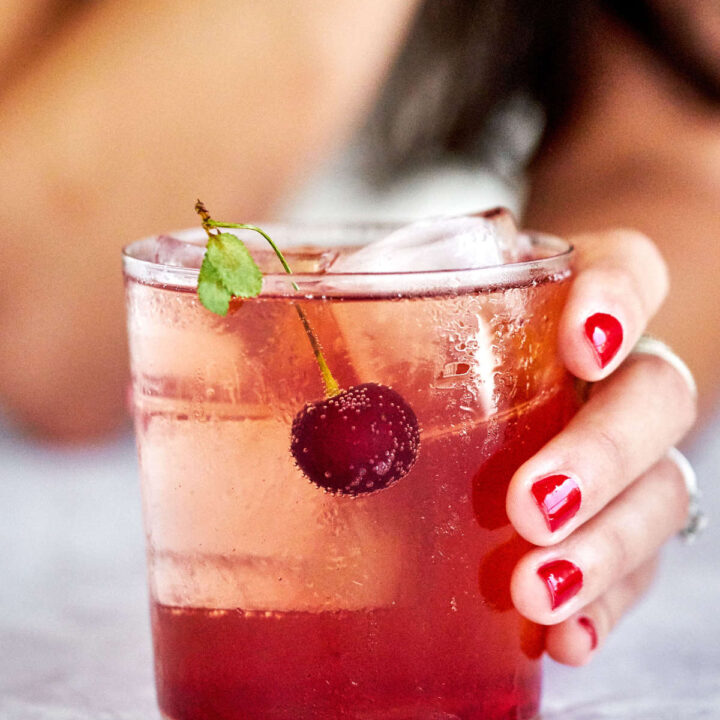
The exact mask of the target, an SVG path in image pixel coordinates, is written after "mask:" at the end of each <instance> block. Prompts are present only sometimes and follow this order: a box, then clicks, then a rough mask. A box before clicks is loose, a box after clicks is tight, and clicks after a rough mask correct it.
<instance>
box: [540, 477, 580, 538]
mask: <svg viewBox="0 0 720 720" xmlns="http://www.w3.org/2000/svg"><path fill="white" fill-rule="evenodd" d="M531 492H532V494H533V497H534V498H535V502H536V503H537V504H538V507H539V508H540V510H541V511H542V514H543V515H544V516H545V522H547V526H548V527H549V528H550V532H555V530H557V529H558V528H559V527H562V526H563V525H564V524H565V523H566V522H567V521H568V520H570V518H572V517H574V516H575V513H577V511H578V510H579V509H580V501H581V500H582V493H581V492H580V487H579V485H578V484H577V483H576V482H575V480H573V479H572V478H571V477H570V476H569V475H549V476H548V477H546V478H542V480H538V481H537V482H536V483H533V486H532V488H531Z"/></svg>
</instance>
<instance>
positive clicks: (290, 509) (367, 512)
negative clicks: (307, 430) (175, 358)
mask: <svg viewBox="0 0 720 720" xmlns="http://www.w3.org/2000/svg"><path fill="white" fill-rule="evenodd" d="M289 436H290V432H289V428H288V426H287V423H286V422H284V421H283V420H281V419H277V418H275V419H272V418H271V419H264V418H238V419H232V418H227V417H226V418H216V419H214V420H212V419H211V420H207V421H205V422H195V421H193V420H191V419H187V420H183V419H179V418H178V417H177V416H175V415H174V414H157V415H154V416H153V417H152V418H151V419H150V421H149V423H148V424H147V427H146V428H144V429H143V431H142V432H141V433H139V435H138V442H139V449H140V458H141V468H142V475H143V496H144V507H145V515H146V521H147V526H148V530H149V532H148V545H149V548H148V550H149V553H148V554H149V560H150V565H151V569H152V578H151V580H152V589H153V594H154V597H155V598H156V599H157V600H159V601H160V602H163V603H165V604H169V605H183V606H194V607H211V608H242V609H244V610H258V611H320V610H357V609H361V608H377V607H387V606H390V605H392V603H394V602H395V601H397V600H398V598H399V593H400V592H401V589H402V587H403V585H404V583H403V582H402V568H403V564H404V553H403V551H402V550H401V548H406V547H407V546H408V545H409V541H408V539H407V537H408V535H409V534H410V533H411V532H412V528H413V523H412V518H404V517H397V509H396V507H395V505H394V503H393V502H392V496H388V495H383V493H377V494H376V495H372V496H368V497H366V498H348V497H338V496H334V495H330V494H328V493H326V492H324V491H323V490H321V489H320V488H318V487H317V486H315V485H313V484H312V483H310V482H309V481H308V480H307V478H305V477H304V476H303V475H302V473H301V472H300V471H299V469H298V468H297V466H296V465H295V462H294V460H293V458H292V455H291V454H290V451H289V440H290V437H289ZM405 552H406V551H405Z"/></svg>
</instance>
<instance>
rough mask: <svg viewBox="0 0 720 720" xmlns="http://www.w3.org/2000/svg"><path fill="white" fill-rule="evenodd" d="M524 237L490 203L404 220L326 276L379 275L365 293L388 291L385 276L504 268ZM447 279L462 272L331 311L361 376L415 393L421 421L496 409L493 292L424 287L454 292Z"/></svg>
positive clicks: (519, 252) (521, 250) (519, 253)
mask: <svg viewBox="0 0 720 720" xmlns="http://www.w3.org/2000/svg"><path fill="white" fill-rule="evenodd" d="M528 242H529V241H528V240H527V238H525V237H524V236H521V235H520V234H519V233H518V231H517V228H516V225H515V221H514V219H513V216H512V214H511V213H510V212H509V211H508V210H505V209H503V208H498V209H495V210H490V211H487V212H485V213H479V214H477V215H473V216H467V217H444V218H435V219H431V220H424V221H421V222H416V223H413V224H411V225H407V226H405V227H402V228H400V229H399V230H396V231H395V232H393V233H391V234H390V235H387V236H386V237H384V238H382V239H380V240H378V241H376V242H373V243H370V244H369V245H366V246H364V247H363V248H361V249H360V250H357V251H355V252H351V253H346V254H344V255H341V256H340V257H339V258H338V259H337V260H336V261H335V262H334V263H333V264H332V266H331V268H330V272H337V273H354V272H358V273H362V272H371V273H379V274H378V276H377V277H376V278H374V279H373V286H372V290H373V291H377V293H378V294H382V295H388V296H390V297H392V296H393V295H395V294H396V290H394V288H395V287H396V286H397V279H394V278H393V276H392V275H391V274H390V273H393V272H408V271H413V272H420V271H432V270H462V269H472V268H481V267H488V266H496V265H500V264H505V263H508V262H512V261H515V260H518V259H521V258H522V257H523V256H524V255H525V253H526V251H527V243H528ZM455 281H457V282H458V283H459V284H461V283H462V279H461V278H460V277H453V278H448V279H443V278H439V279H438V280H436V281H435V280H433V281H431V282H430V283H429V287H430V288H431V290H430V291H428V292H427V293H426V291H425V282H426V281H425V280H423V278H422V277H419V278H418V279H417V282H415V281H413V282H412V285H413V288H414V290H413V292H410V293H409V294H410V295H413V294H414V293H416V294H417V295H418V297H417V298H415V299H407V300H405V299H400V298H398V299H397V300H396V301H395V302H391V301H389V300H388V301H386V302H373V301H368V302H365V303H364V304H363V305H364V307H363V308H362V313H361V314H360V313H358V311H357V309H356V308H355V306H354V304H352V303H347V304H343V303H338V304H336V306H335V307H334V308H333V312H334V315H335V318H336V321H337V324H338V326H339V329H340V334H341V336H342V338H343V341H344V344H345V347H346V348H347V353H348V356H349V357H350V360H351V363H352V365H353V367H354V369H355V371H356V375H357V377H358V378H359V381H360V382H380V383H386V384H391V385H393V387H395V389H397V390H398V391H399V392H400V393H401V394H403V395H404V396H406V397H414V396H418V397H420V398H421V399H422V400H421V401H418V402H422V404H419V406H418V407H417V408H415V409H416V413H419V414H418V418H419V420H420V423H421V425H423V426H425V427H428V426H434V425H435V424H436V423H441V425H443V426H444V425H447V424H453V423H458V422H459V423H461V424H462V423H465V422H470V421H471V419H472V421H474V420H477V419H478V418H483V417H484V418H487V417H489V416H490V415H491V414H492V413H493V412H494V411H495V407H496V400H497V398H496V374H497V370H498V367H499V365H500V361H499V358H498V357H496V348H495V347H494V346H493V341H494V334H493V333H494V330H493V326H492V323H493V317H494V309H493V307H492V302H491V298H490V296H489V295H488V296H487V297H486V296H478V295H475V294H473V295H470V294H462V293H460V294H458V295H454V294H453V293H447V292H445V293H442V292H441V293H438V292H436V291H435V290H434V289H432V288H436V287H439V288H441V289H444V290H448V289H452V286H451V285H449V284H450V283H453V282H455ZM406 285H407V283H406ZM426 294H427V296H428V297H425V295H426ZM436 430H437V428H436ZM438 431H439V430H438Z"/></svg>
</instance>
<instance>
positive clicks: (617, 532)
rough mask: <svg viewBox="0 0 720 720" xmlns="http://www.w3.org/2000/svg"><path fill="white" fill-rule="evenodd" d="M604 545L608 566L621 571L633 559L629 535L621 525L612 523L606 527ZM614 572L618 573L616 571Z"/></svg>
mask: <svg viewBox="0 0 720 720" xmlns="http://www.w3.org/2000/svg"><path fill="white" fill-rule="evenodd" d="M603 535H604V538H603V541H604V542H603V545H602V547H604V548H605V554H606V559H607V561H608V562H607V565H606V567H607V568H612V569H613V570H614V571H616V570H620V572H621V573H623V571H624V570H625V569H626V568H627V567H628V565H629V564H630V560H631V557H630V556H631V553H630V546H629V543H628V538H627V535H626V534H625V533H624V532H623V528H622V527H621V526H619V525H610V526H608V527H606V528H605V529H604V532H603ZM613 574H617V573H616V572H614V573H613Z"/></svg>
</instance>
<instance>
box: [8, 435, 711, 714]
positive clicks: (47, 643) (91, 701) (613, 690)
mask: <svg viewBox="0 0 720 720" xmlns="http://www.w3.org/2000/svg"><path fill="white" fill-rule="evenodd" d="M719 429H720V424H716V426H715V428H714V429H713V428H709V429H708V431H707V432H706V433H705V435H704V437H702V438H700V439H699V440H698V441H697V442H696V443H695V445H694V448H692V449H691V456H692V457H693V460H694V462H695V464H696V467H697V469H698V472H699V475H700V477H701V479H703V480H704V482H705V486H706V493H705V494H706V505H707V506H708V508H709V510H710V513H711V514H713V515H714V516H715V517H716V518H717V517H718V516H720V486H718V483H717V468H718V466H720V436H719V433H718V430H719ZM0 548H2V552H1V554H0V574H1V576H2V583H0V718H1V719H2V720H39V719H43V720H111V719H112V720H154V719H155V718H159V714H158V712H157V710H156V708H155V698H154V691H153V680H152V665H151V647H150V635H149V623H148V616H147V596H146V590H145V568H144V556H143V534H142V526H141V518H140V499H139V490H138V482H137V470H136V462H135V451H134V446H133V443H132V439H131V438H130V437H129V436H128V437H125V438H123V439H122V440H120V441H118V442H115V443H113V444H110V445H106V446H103V447H100V448H97V449H93V450H83V451H77V450H67V449H65V450H62V449H48V448H42V447H38V446H34V445H32V444H30V443H29V442H27V441H25V440H23V439H21V438H19V437H17V436H14V435H13V434H12V433H11V432H10V431H9V430H5V431H3V430H2V429H1V428H0ZM718 548H720V524H719V523H715V524H714V525H711V526H710V528H709V529H708V531H707V533H706V535H705V536H704V537H703V539H702V540H701V541H700V542H699V543H697V544H696V545H695V546H693V547H685V546H683V545H681V544H680V543H671V546H670V547H668V549H667V551H666V552H665V556H664V563H663V568H662V572H661V575H660V578H659V580H658V582H657V583H656V584H655V587H654V589H653V590H652V592H651V593H650V595H649V596H648V597H647V598H646V599H645V600H644V601H643V602H642V603H641V604H640V606H638V607H637V608H636V609H635V610H634V611H633V613H632V614H631V616H630V617H628V618H627V619H626V620H625V621H624V622H623V623H622V626H621V627H620V628H619V630H618V631H616V632H615V633H614V635H613V636H612V637H611V638H610V640H609V642H608V643H607V645H606V646H605V648H604V649H603V650H602V652H601V653H599V655H598V656H597V657H596V659H595V660H594V661H593V663H591V664H590V665H589V666H588V667H586V668H582V669H570V668H564V667H561V666H559V665H556V664H554V663H552V662H547V664H546V680H545V688H546V690H545V695H544V703H543V718H544V719H545V720H600V719H601V718H633V719H643V720H644V719H645V718H647V719H648V720H694V719H695V718H720V611H719V609H720V573H719V572H718V560H719V559H720V549H718Z"/></svg>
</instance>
